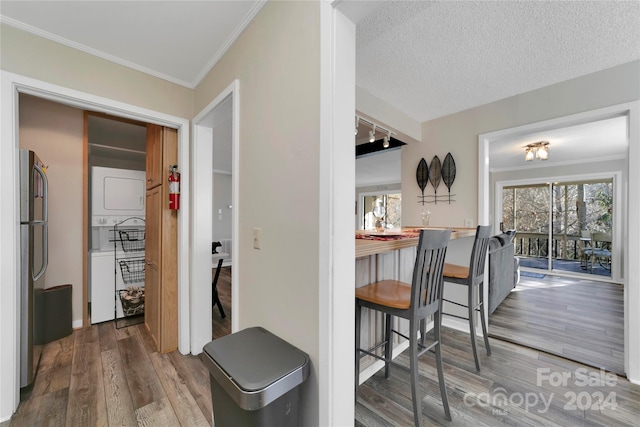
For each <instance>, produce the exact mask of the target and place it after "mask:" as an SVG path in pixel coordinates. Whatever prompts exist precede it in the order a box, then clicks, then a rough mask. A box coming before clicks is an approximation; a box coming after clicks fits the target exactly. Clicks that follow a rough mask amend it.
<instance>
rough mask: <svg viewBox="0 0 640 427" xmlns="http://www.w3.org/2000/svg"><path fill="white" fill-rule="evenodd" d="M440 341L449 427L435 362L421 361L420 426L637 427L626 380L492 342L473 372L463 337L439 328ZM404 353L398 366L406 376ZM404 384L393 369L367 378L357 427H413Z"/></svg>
mask: <svg viewBox="0 0 640 427" xmlns="http://www.w3.org/2000/svg"><path fill="white" fill-rule="evenodd" d="M442 341H443V346H442V354H443V360H444V364H443V365H444V375H445V382H446V384H447V396H448V399H449V407H450V410H451V416H452V421H447V420H446V419H445V418H444V411H443V408H442V402H441V400H440V392H439V389H438V377H437V371H436V369H435V360H434V359H435V358H434V356H433V355H432V354H425V355H424V356H422V357H421V358H420V362H419V370H420V375H421V378H420V386H421V393H422V394H421V395H422V396H424V397H423V399H422V402H421V405H422V407H421V409H422V417H423V424H424V425H425V426H440V425H442V426H474V427H477V426H496V425H510V426H638V425H639V424H638V423H639V420H640V386H638V385H634V384H631V383H629V381H628V380H627V379H626V378H623V377H618V376H616V375H615V374H609V378H608V379H606V378H605V379H603V378H601V372H600V371H599V370H597V369H593V368H591V367H587V366H585V365H581V364H579V363H576V362H573V361H570V360H567V359H564V358H561V357H557V356H554V355H550V354H547V353H544V352H539V351H536V350H532V349H529V348H525V347H522V346H519V345H517V344H513V343H509V342H506V341H502V340H496V339H491V340H490V341H491V351H492V354H491V356H487V355H486V353H484V351H481V352H480V362H481V364H482V371H481V372H477V371H476V370H475V366H474V362H473V355H472V353H471V350H470V343H469V336H468V335H467V334H465V333H461V332H459V331H455V330H452V329H448V328H443V336H442ZM407 353H408V350H407V351H405V352H403V353H402V354H401V355H399V356H398V357H397V361H399V362H400V363H402V364H403V365H404V366H406V367H407V368H408V366H409V360H408V358H407ZM563 377H564V378H566V380H565V381H564V382H563V381H561V380H560V378H563ZM585 378H589V381H587V380H586V379H585ZM556 380H557V382H556ZM607 381H608V383H607ZM409 384H410V378H409V373H408V371H405V370H402V369H397V368H392V369H391V377H390V378H389V379H385V378H384V372H378V373H376V374H375V375H374V376H373V377H371V378H369V379H368V380H367V381H366V382H365V383H363V384H362V385H361V386H360V389H359V393H358V399H357V403H356V414H355V420H356V421H355V425H356V426H367V427H369V426H381V427H382V426H384V427H386V426H410V425H413V412H412V411H413V410H412V403H411V391H410V390H411V389H410V385H409ZM607 399H608V400H607ZM602 403H604V404H602ZM609 403H611V405H609Z"/></svg>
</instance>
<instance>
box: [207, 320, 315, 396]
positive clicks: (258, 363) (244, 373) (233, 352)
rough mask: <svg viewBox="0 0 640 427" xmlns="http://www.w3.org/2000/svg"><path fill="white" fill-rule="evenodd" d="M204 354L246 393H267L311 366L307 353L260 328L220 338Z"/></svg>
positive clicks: (208, 346) (248, 329) (211, 343)
mask: <svg viewBox="0 0 640 427" xmlns="http://www.w3.org/2000/svg"><path fill="white" fill-rule="evenodd" d="M203 350H204V352H205V353H206V354H207V355H208V356H209V357H210V358H211V359H212V360H213V361H214V362H216V364H217V365H218V366H219V367H220V368H221V369H222V370H224V372H225V374H226V375H227V376H228V377H229V378H230V379H231V380H232V381H233V382H235V383H236V384H237V385H238V387H240V388H241V389H243V390H245V391H258V390H262V389H265V388H267V387H269V386H270V385H272V384H273V383H275V382H277V381H278V380H279V379H281V378H283V377H284V376H286V375H288V374H290V373H291V372H294V371H296V370H298V369H302V368H303V367H305V365H307V364H308V363H309V356H308V355H307V354H306V353H304V352H303V351H301V350H299V349H298V348H296V347H294V346H292V345H291V344H289V343H288V342H286V341H284V340H283V339H282V338H280V337H277V336H276V335H273V334H272V333H271V332H269V331H267V330H266V329H264V328H261V327H253V328H247V329H244V330H242V331H240V332H236V333H233V334H231V335H227V336H224V337H222V338H218V339H216V340H214V341H211V342H210V343H208V344H207V345H205V346H204V349H203ZM304 379H306V376H305V378H303V379H302V380H303V381H304Z"/></svg>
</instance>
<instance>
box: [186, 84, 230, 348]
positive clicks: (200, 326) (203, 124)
mask: <svg viewBox="0 0 640 427" xmlns="http://www.w3.org/2000/svg"><path fill="white" fill-rule="evenodd" d="M238 85H239V82H238V81H237V80H235V81H234V82H233V83H231V84H230V85H229V86H228V87H227V88H226V89H225V90H223V91H222V92H221V93H220V94H219V95H218V96H217V97H216V98H215V99H214V100H213V101H212V102H211V103H210V104H209V105H208V106H207V107H205V108H204V109H203V110H202V111H201V112H200V113H199V114H198V115H197V116H196V117H195V118H194V120H193V123H194V142H193V151H192V155H193V195H194V197H193V200H194V206H193V208H194V215H193V221H192V237H193V241H192V245H193V246H192V257H191V262H192V265H191V272H192V281H193V283H209V284H211V285H212V284H213V283H212V282H213V281H212V279H213V278H215V269H217V265H218V264H217V261H216V262H215V263H213V258H212V253H211V252H212V242H213V241H222V240H223V239H226V238H227V237H230V239H229V240H230V245H229V246H228V248H230V249H229V250H230V259H231V265H232V267H231V268H232V269H233V274H230V276H231V280H230V281H231V287H230V291H231V296H232V297H231V304H230V307H229V308H230V311H231V313H230V315H229V313H225V314H227V316H228V317H230V320H231V322H230V323H231V328H230V329H231V330H230V332H235V331H236V329H237V327H238V326H237V325H238V311H239V305H238V298H237V297H236V296H237V295H238V288H239V286H238V283H239V269H238V268H237V266H238V265H239V262H238V261H239V260H238V252H239V251H238V248H237V247H238V245H237V244H234V242H238V230H237V226H236V224H238V211H239V206H238V188H239V187H238V176H239V169H238V163H239V162H238V155H237V153H238V149H239V139H238V129H239V104H238V99H239V97H238ZM225 183H227V184H225ZM229 187H230V188H229ZM229 197H230V201H229ZM214 206H215V207H214ZM228 261H229V260H228V259H225V260H223V267H222V268H223V269H225V268H229V267H227V266H224V265H225V262H227V265H228ZM234 267H235V268H234ZM212 273H213V274H212ZM225 273H226V272H221V274H220V277H222V278H223V279H222V280H224V277H225V276H226V274H225ZM229 273H230V272H229ZM219 280H221V279H220V278H219ZM212 297H213V287H212V286H196V287H194V288H193V289H192V299H191V301H192V305H191V324H192V325H193V326H192V329H191V337H192V339H191V346H192V347H191V348H192V353H193V354H198V353H200V352H201V351H202V348H203V347H204V345H205V344H207V343H208V342H209V341H211V338H212V336H213V322H214V321H220V320H224V319H221V313H220V312H219V310H218V309H217V308H216V309H215V311H214V310H213V308H214V307H213V305H212ZM228 320H229V319H227V320H226V321H227V322H228Z"/></svg>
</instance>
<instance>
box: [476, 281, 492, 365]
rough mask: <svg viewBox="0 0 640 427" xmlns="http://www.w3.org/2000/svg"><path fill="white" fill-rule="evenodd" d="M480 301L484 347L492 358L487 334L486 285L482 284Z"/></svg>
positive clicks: (479, 293) (479, 294) (479, 295)
mask: <svg viewBox="0 0 640 427" xmlns="http://www.w3.org/2000/svg"><path fill="white" fill-rule="evenodd" d="M478 299H479V300H480V304H478V308H479V309H480V321H481V322H482V335H483V336H484V347H485V348H486V349H487V354H488V355H489V356H491V347H489V334H488V333H487V319H486V318H485V316H484V283H480V285H479V286H478Z"/></svg>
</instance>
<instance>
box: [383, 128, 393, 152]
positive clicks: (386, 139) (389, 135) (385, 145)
mask: <svg viewBox="0 0 640 427" xmlns="http://www.w3.org/2000/svg"><path fill="white" fill-rule="evenodd" d="M389 141H391V131H389V133H388V134H387V136H385V137H384V139H383V140H382V147H384V148H389Z"/></svg>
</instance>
